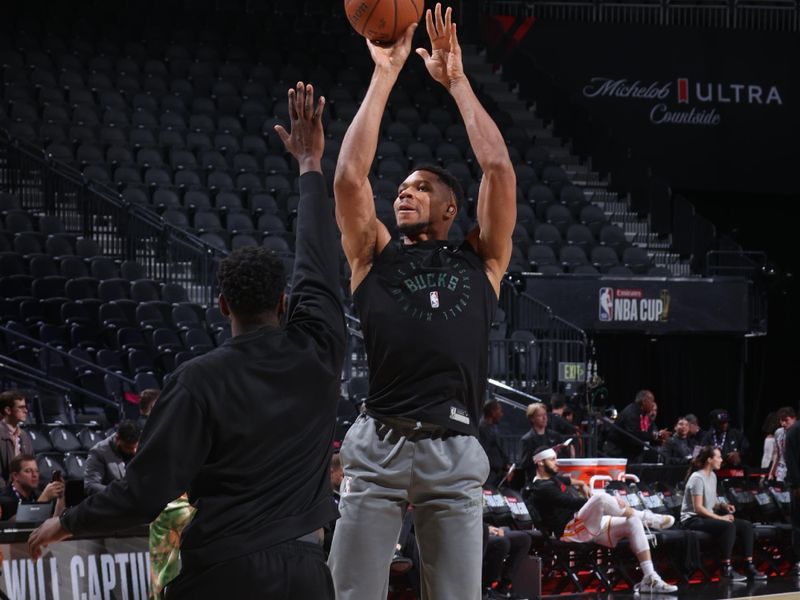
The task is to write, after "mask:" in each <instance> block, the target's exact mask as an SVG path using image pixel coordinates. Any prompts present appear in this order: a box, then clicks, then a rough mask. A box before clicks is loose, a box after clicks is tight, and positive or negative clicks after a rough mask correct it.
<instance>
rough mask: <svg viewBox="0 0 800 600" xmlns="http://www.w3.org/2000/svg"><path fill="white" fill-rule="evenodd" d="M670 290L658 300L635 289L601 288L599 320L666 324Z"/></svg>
mask: <svg viewBox="0 0 800 600" xmlns="http://www.w3.org/2000/svg"><path fill="white" fill-rule="evenodd" d="M669 302H670V294H669V290H661V293H660V295H659V297H658V298H653V297H647V295H646V294H645V292H644V290H642V289H635V288H616V289H615V288H610V287H603V288H600V291H599V293H598V311H599V312H598V319H599V320H600V321H601V322H603V323H617V322H625V323H659V322H661V323H664V322H666V321H667V320H668V317H669Z"/></svg>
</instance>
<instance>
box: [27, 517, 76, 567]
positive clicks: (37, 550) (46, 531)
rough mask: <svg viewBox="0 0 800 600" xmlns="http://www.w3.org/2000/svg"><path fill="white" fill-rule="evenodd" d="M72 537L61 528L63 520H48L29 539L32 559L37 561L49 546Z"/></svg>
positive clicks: (55, 518) (53, 518) (56, 518)
mask: <svg viewBox="0 0 800 600" xmlns="http://www.w3.org/2000/svg"><path fill="white" fill-rule="evenodd" d="M70 536H71V534H70V532H69V531H67V530H66V529H64V527H62V526H61V520H60V519H58V517H52V518H50V519H47V521H45V522H44V523H42V524H41V525H39V527H38V528H36V529H35V530H33V532H32V533H31V535H30V537H29V538H28V550H30V553H31V558H32V559H33V560H36V559H37V558H39V557H41V556H42V552H43V551H44V549H45V548H47V546H48V544H52V543H54V542H60V541H61V540H65V539H67V538H68V537H70Z"/></svg>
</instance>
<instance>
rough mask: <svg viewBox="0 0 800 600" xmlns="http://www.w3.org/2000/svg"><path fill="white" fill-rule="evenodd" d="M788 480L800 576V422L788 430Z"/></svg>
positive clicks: (794, 543) (795, 552)
mask: <svg viewBox="0 0 800 600" xmlns="http://www.w3.org/2000/svg"><path fill="white" fill-rule="evenodd" d="M784 452H785V456H786V479H785V481H786V482H787V483H788V484H789V485H790V486H791V488H792V549H793V550H794V559H795V560H796V561H798V562H797V563H796V564H795V574H797V575H800V421H795V424H794V425H792V426H791V427H790V428H789V429H787V430H786V442H785V445H784Z"/></svg>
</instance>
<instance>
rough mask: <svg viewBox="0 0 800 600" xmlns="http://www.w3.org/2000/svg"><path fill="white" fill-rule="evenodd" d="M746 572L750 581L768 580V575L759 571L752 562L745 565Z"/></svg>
mask: <svg viewBox="0 0 800 600" xmlns="http://www.w3.org/2000/svg"><path fill="white" fill-rule="evenodd" d="M744 572H745V575H747V578H748V579H753V580H754V581H763V580H765V579H766V578H767V576H766V574H765V573H762V572H761V571H759V570H758V569H757V568H756V566H755V565H754V564H753V563H751V562H749V563H747V564H746V565H745V567H744Z"/></svg>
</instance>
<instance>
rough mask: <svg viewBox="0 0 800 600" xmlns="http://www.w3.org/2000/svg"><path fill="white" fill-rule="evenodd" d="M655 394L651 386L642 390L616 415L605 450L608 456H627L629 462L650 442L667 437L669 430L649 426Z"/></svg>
mask: <svg viewBox="0 0 800 600" xmlns="http://www.w3.org/2000/svg"><path fill="white" fill-rule="evenodd" d="M655 402H656V398H655V396H654V395H653V392H651V391H650V390H641V391H640V392H639V393H637V394H636V399H635V400H634V401H633V402H631V403H630V404H629V405H628V406H626V407H625V408H624V409H622V412H621V413H619V416H618V417H617V422H616V427H612V428H611V429H610V431H609V432H608V438H607V439H606V442H605V445H604V447H603V452H605V454H606V455H608V456H616V457H619V458H627V459H628V462H637V461H639V460H640V457H641V455H642V451H643V450H644V449H645V444H647V445H651V444H652V445H657V444H660V443H661V442H664V441H666V440H667V439H668V438H669V436H670V433H669V430H667V429H662V430H661V431H653V430H652V429H651V428H650V414H651V412H652V410H653V406H654V405H655Z"/></svg>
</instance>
